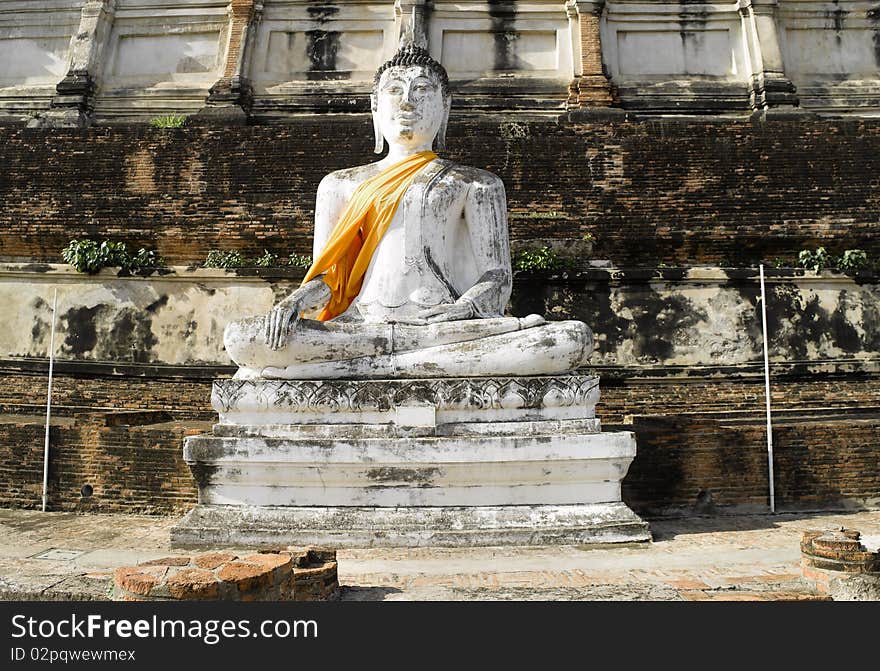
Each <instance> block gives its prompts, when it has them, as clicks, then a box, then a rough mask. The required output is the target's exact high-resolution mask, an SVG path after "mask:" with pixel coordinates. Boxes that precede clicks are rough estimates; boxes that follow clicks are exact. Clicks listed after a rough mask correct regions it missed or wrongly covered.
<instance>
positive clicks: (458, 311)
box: [419, 301, 475, 324]
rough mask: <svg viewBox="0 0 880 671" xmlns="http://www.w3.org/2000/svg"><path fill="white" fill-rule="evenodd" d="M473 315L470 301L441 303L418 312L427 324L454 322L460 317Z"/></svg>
mask: <svg viewBox="0 0 880 671" xmlns="http://www.w3.org/2000/svg"><path fill="white" fill-rule="evenodd" d="M474 316H475V312H474V306H473V305H472V304H471V303H470V301H459V302H457V303H441V304H440V305H435V306H434V307H432V308H428V309H426V310H422V311H421V312H419V317H420V318H421V319H424V320H426V321H427V322H428V323H429V324H436V323H437V322H454V321H459V320H461V319H473V318H474Z"/></svg>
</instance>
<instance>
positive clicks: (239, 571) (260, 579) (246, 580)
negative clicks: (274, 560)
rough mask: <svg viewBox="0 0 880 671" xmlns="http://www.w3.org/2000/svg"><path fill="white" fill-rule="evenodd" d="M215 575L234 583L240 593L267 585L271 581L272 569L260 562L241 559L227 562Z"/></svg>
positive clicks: (231, 583)
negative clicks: (248, 561) (255, 562)
mask: <svg viewBox="0 0 880 671" xmlns="http://www.w3.org/2000/svg"><path fill="white" fill-rule="evenodd" d="M217 577H218V578H220V579H221V580H223V581H224V582H226V583H229V584H230V585H235V586H236V587H237V588H238V590H239V592H240V593H245V592H250V591H253V590H258V589H262V588H266V587H268V586H269V585H270V584H271V583H272V569H271V568H267V567H266V566H263V565H260V564H251V563H246V562H241V561H234V562H229V563H228V564H224V565H223V567H222V568H221V569H220V570H219V571H218V572H217Z"/></svg>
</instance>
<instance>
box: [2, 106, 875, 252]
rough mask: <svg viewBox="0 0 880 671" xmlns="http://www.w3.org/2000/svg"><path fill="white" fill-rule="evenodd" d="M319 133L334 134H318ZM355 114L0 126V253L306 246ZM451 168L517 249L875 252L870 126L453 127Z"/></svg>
mask: <svg viewBox="0 0 880 671" xmlns="http://www.w3.org/2000/svg"><path fill="white" fill-rule="evenodd" d="M330 131H332V132H330ZM370 135H371V128H370V124H369V121H368V119H367V118H366V117H362V116H356V115H351V116H348V115H346V116H339V117H333V118H332V119H331V118H327V117H321V118H315V119H310V118H308V119H300V120H297V121H295V122H293V123H291V124H290V125H284V126H258V127H245V128H222V129H220V128H217V129H205V128H188V129H178V130H158V129H153V128H149V127H144V126H118V127H99V128H93V129H90V130H85V131H75V130H56V131H52V132H46V131H40V130H27V129H22V128H20V127H13V126H5V127H0V146H2V147H3V162H4V170H3V172H2V174H0V192H2V193H3V195H4V207H3V209H2V211H0V227H2V229H3V231H4V235H3V237H2V240H0V257H7V258H10V257H14V258H30V259H34V260H43V261H50V260H57V259H58V258H59V256H58V255H59V251H60V249H61V248H63V247H64V246H65V245H66V243H67V242H68V240H69V239H70V238H72V237H76V236H98V237H109V238H113V239H120V240H125V241H127V242H129V243H131V244H133V245H149V246H154V247H157V248H158V249H159V251H160V252H161V253H162V254H163V255H164V256H166V257H167V258H168V259H169V260H172V261H179V262H190V261H200V260H203V259H204V257H205V255H206V253H207V251H208V250H209V249H211V248H214V247H221V248H240V249H243V250H245V251H246V252H248V253H250V254H258V253H261V252H262V251H263V250H264V249H268V250H270V251H274V252H278V253H286V252H289V251H291V250H292V249H294V250H296V251H299V252H310V251H311V226H312V224H311V220H312V216H313V206H314V196H315V190H316V188H317V185H318V182H319V181H320V179H321V177H322V176H323V175H324V174H326V173H327V172H329V171H331V170H334V169H338V168H342V167H347V166H351V165H356V164H359V163H365V162H368V161H370V160H372V158H373V154H372V153H371V147H370V145H371V143H372V141H371V139H370ZM449 146H450V147H451V149H450V151H449V152H448V156H449V157H450V158H453V159H455V160H459V161H461V162H463V163H467V164H470V165H474V166H477V167H481V168H486V169H488V170H491V171H493V172H495V173H497V174H499V175H500V176H501V177H502V178H503V179H504V181H505V184H506V186H507V193H508V201H509V209H510V215H511V234H512V237H514V238H520V239H526V238H532V237H538V238H541V237H557V238H566V237H567V238H571V237H579V236H581V235H583V234H585V233H592V234H593V235H595V237H596V239H597V242H596V247H595V252H594V256H595V257H597V258H610V259H612V260H613V261H615V262H616V263H617V264H618V265H624V264H650V263H656V262H660V261H662V262H665V263H675V262H708V263H713V262H722V261H728V262H736V261H741V260H746V261H748V260H751V261H754V260H755V259H757V258H760V257H764V258H773V257H776V256H790V257H791V256H794V255H796V253H797V252H798V251H799V250H800V249H801V248H802V247H804V246H805V245H811V244H824V245H825V246H826V247H831V248H834V249H835V250H839V249H843V248H855V247H861V248H865V249H868V250H870V251H871V252H872V253H873V254H874V255H875V256H876V255H877V254H878V253H880V237H878V236H877V235H876V226H877V223H878V218H880V216H878V212H880V188H878V186H880V178H878V175H880V121H877V120H823V121H804V122H796V121H791V122H788V121H773V122H767V123H764V124H752V123H748V122H742V121H730V120H725V121H724V122H720V121H718V120H715V121H683V120H676V121H666V120H660V121H650V122H643V123H616V124H600V123H595V124H580V125H574V126H571V125H565V124H560V123H557V122H556V121H554V120H547V121H531V122H529V121H509V120H505V118H503V117H499V118H496V119H467V118H457V119H453V121H452V122H451V127H450V132H449Z"/></svg>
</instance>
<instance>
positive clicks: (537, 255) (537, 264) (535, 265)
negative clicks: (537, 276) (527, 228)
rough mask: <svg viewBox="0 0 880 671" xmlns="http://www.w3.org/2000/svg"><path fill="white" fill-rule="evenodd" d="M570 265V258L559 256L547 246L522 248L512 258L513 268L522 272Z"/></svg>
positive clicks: (554, 268)
mask: <svg viewBox="0 0 880 671" xmlns="http://www.w3.org/2000/svg"><path fill="white" fill-rule="evenodd" d="M571 266H572V262H571V260H570V259H564V258H562V257H560V256H559V255H558V254H556V252H554V251H553V250H552V249H550V248H549V247H539V248H538V249H523V250H522V251H520V252H518V253H517V254H516V255H515V256H514V258H513V269H514V270H519V271H522V272H536V271H541V270H562V269H566V268H570V267H571Z"/></svg>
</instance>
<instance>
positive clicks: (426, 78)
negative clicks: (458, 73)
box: [373, 65, 449, 147]
mask: <svg viewBox="0 0 880 671" xmlns="http://www.w3.org/2000/svg"><path fill="white" fill-rule="evenodd" d="M448 113H449V100H448V99H444V96H443V90H442V87H441V84H440V81H439V80H438V78H437V76H436V75H435V74H434V73H433V72H431V71H430V70H429V69H428V68H425V67H422V66H420V65H416V66H398V67H392V68H388V69H387V70H386V71H385V72H383V73H382V76H381V77H380V79H379V83H378V85H377V87H376V92H375V94H374V97H373V115H374V118H375V121H376V125H377V127H378V130H379V131H380V132H381V133H382V135H383V136H384V137H385V139H386V140H387V141H388V144H389V145H400V144H402V145H404V146H419V145H421V146H424V145H427V146H428V147H430V146H431V143H432V142H433V141H434V138H435V137H436V135H437V132H438V131H439V130H440V126H441V125H442V124H443V121H444V119H445V118H446V115H447V114H448Z"/></svg>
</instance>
